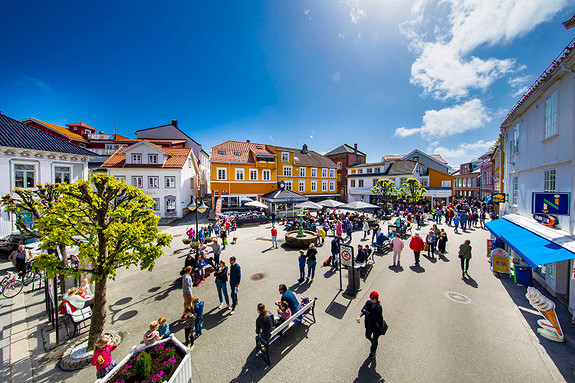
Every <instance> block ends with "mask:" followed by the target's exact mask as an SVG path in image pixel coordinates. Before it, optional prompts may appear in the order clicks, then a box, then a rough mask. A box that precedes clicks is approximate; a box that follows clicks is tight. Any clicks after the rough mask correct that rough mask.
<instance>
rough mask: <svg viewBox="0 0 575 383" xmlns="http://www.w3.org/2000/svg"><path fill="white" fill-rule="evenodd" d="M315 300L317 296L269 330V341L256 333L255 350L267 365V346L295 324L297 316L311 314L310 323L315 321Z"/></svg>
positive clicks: (301, 316)
mask: <svg viewBox="0 0 575 383" xmlns="http://www.w3.org/2000/svg"><path fill="white" fill-rule="evenodd" d="M316 300H317V298H313V299H312V300H311V301H310V302H309V303H308V304H306V305H305V306H303V307H302V308H301V309H300V310H299V311H298V312H297V313H295V315H292V316H291V317H289V318H288V320H286V321H285V322H283V323H282V324H281V325H279V326H278V327H276V328H275V329H274V330H273V331H272V332H271V334H270V340H269V341H267V342H266V341H265V340H263V339H262V338H260V336H259V334H258V335H256V350H257V352H259V353H260V356H261V357H262V359H263V360H264V361H265V362H266V363H267V365H268V366H269V365H270V356H269V347H270V346H271V344H272V343H274V342H275V341H276V340H278V339H279V338H281V337H282V336H283V335H284V334H285V333H286V332H287V331H288V330H289V329H290V328H292V327H293V325H294V324H295V321H296V320H297V319H298V318H301V319H303V317H304V315H308V314H309V315H310V316H311V319H310V321H311V323H310V324H313V323H315V301H316Z"/></svg>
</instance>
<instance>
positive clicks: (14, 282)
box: [0, 271, 24, 298]
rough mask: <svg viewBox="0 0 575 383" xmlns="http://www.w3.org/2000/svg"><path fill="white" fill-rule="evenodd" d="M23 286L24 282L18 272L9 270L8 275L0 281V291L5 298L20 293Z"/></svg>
mask: <svg viewBox="0 0 575 383" xmlns="http://www.w3.org/2000/svg"><path fill="white" fill-rule="evenodd" d="M23 287H24V282H23V281H22V279H21V278H20V277H19V276H18V274H16V273H13V272H11V271H9V272H8V275H7V276H5V277H4V278H3V279H2V281H0V290H1V293H2V295H3V296H4V297H6V298H14V297H15V296H16V295H18V294H20V292H21V291H22V288H23Z"/></svg>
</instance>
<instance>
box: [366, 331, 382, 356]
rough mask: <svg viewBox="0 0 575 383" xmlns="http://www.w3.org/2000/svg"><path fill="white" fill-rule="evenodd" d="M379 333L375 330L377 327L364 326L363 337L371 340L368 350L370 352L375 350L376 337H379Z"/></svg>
mask: <svg viewBox="0 0 575 383" xmlns="http://www.w3.org/2000/svg"><path fill="white" fill-rule="evenodd" d="M379 336H380V333H379V331H378V330H377V328H375V327H374V328H366V329H365V337H366V338H367V339H368V340H369V341H370V342H371V347H370V349H369V352H370V353H371V354H375V351H376V350H377V343H378V342H377V338H379Z"/></svg>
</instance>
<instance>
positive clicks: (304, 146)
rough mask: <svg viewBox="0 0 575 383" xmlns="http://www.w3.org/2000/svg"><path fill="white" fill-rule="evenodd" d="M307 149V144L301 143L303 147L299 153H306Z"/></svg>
mask: <svg viewBox="0 0 575 383" xmlns="http://www.w3.org/2000/svg"><path fill="white" fill-rule="evenodd" d="M307 153H308V150H307V144H303V148H302V149H301V154H307Z"/></svg>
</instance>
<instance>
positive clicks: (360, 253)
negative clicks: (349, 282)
mask: <svg viewBox="0 0 575 383" xmlns="http://www.w3.org/2000/svg"><path fill="white" fill-rule="evenodd" d="M366 260H367V253H366V252H365V250H364V249H363V246H362V245H357V257H355V261H356V262H357V263H365V261H366Z"/></svg>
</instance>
